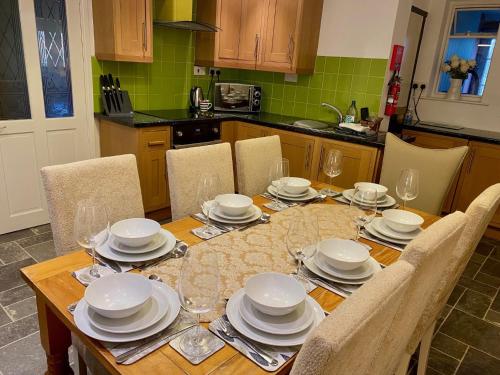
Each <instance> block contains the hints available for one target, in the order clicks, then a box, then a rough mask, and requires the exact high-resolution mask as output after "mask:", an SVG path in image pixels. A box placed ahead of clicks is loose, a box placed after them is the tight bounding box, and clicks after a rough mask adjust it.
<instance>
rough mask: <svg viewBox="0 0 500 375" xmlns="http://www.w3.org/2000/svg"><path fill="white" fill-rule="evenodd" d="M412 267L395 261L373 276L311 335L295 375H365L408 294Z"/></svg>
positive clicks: (295, 364)
mask: <svg viewBox="0 0 500 375" xmlns="http://www.w3.org/2000/svg"><path fill="white" fill-rule="evenodd" d="M413 271H414V268H413V266H411V265H410V264H408V263H406V262H396V263H395V264H393V265H391V266H389V267H387V268H385V269H384V270H383V271H381V272H379V273H377V274H376V275H375V276H373V278H372V279H370V281H368V282H367V283H366V284H364V285H363V286H362V287H361V288H359V289H358V290H357V291H356V292H355V293H354V294H352V295H351V296H350V297H349V298H347V299H346V300H345V301H344V302H342V304H341V305H340V306H339V307H337V308H336V309H335V310H334V311H333V312H332V313H331V314H330V316H328V317H326V318H325V320H324V321H323V322H321V324H320V325H319V326H318V327H317V328H316V329H315V330H314V331H313V332H312V333H311V334H310V335H309V337H308V338H307V340H306V342H305V343H304V345H303V346H302V348H301V349H300V351H299V354H298V356H297V359H296V360H295V363H294V365H293V368H292V371H291V373H292V374H294V375H299V374H300V375H302V374H303V375H316V374H335V375H352V374H357V375H365V374H369V373H371V372H370V369H369V366H370V364H371V361H372V359H373V356H374V355H375V353H376V352H377V349H378V347H379V345H380V342H381V340H382V338H383V337H384V335H385V332H386V331H387V329H388V327H389V326H390V324H391V322H392V319H393V318H394V315H395V314H396V311H397V309H398V306H399V305H400V303H401V300H402V297H403V295H404V293H405V292H406V290H407V288H408V285H409V281H410V279H411V275H412V273H413Z"/></svg>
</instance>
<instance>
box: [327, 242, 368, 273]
mask: <svg viewBox="0 0 500 375" xmlns="http://www.w3.org/2000/svg"><path fill="white" fill-rule="evenodd" d="M319 252H320V253H321V254H322V255H323V258H324V259H325V261H326V262H327V263H328V264H329V265H330V266H332V267H334V268H337V269H339V270H343V271H349V270H353V269H355V268H358V267H360V266H361V265H362V264H363V263H365V262H366V261H367V260H368V259H369V258H370V253H369V251H368V250H367V249H366V247H364V246H363V245H360V244H359V243H357V242H355V241H352V240H341V239H339V238H332V239H328V240H324V241H321V242H320V243H319Z"/></svg>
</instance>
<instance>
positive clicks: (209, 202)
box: [196, 174, 221, 237]
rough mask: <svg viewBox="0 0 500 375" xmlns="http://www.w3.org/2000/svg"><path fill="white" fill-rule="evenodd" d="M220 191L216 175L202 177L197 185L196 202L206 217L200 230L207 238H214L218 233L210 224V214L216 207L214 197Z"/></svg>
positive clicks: (219, 183) (218, 179)
mask: <svg viewBox="0 0 500 375" xmlns="http://www.w3.org/2000/svg"><path fill="white" fill-rule="evenodd" d="M220 191H221V182H220V178H219V176H218V175H214V174H210V175H208V174H207V175H202V176H201V178H200V181H199V183H198V190H197V193H196V200H197V203H198V205H199V207H201V212H202V213H203V214H204V215H205V217H206V224H205V226H204V227H202V228H201V229H200V230H201V232H202V234H203V235H205V236H207V237H211V236H214V235H216V234H218V233H219V231H218V229H217V228H216V227H215V226H213V225H212V224H211V220H212V219H211V218H210V213H211V212H213V210H214V209H215V208H216V207H217V202H215V200H214V199H215V197H216V196H217V195H218V194H219V192H220Z"/></svg>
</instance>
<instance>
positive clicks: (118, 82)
mask: <svg viewBox="0 0 500 375" xmlns="http://www.w3.org/2000/svg"><path fill="white" fill-rule="evenodd" d="M116 88H117V89H118V93H119V95H120V101H121V102H122V105H123V93H122V87H121V85H120V79H119V78H116Z"/></svg>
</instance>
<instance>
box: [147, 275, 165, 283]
mask: <svg viewBox="0 0 500 375" xmlns="http://www.w3.org/2000/svg"><path fill="white" fill-rule="evenodd" d="M148 279H149V280H154V281H158V282H160V283H161V282H163V280H162V279H161V277H160V276H158V275H149V277H148Z"/></svg>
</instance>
